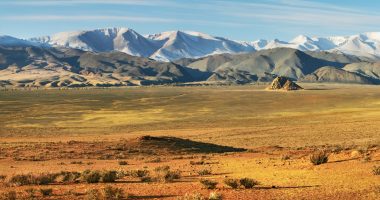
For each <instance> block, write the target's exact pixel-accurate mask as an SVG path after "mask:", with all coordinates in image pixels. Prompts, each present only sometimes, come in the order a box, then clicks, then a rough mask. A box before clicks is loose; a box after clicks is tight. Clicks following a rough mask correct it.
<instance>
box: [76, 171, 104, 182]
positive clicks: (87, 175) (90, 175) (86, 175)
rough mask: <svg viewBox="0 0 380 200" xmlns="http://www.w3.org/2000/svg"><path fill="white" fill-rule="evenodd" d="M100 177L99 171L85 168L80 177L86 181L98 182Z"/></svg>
mask: <svg viewBox="0 0 380 200" xmlns="http://www.w3.org/2000/svg"><path fill="white" fill-rule="evenodd" d="M100 178H101V173H100V172H99V171H91V170H86V171H84V172H83V173H82V174H81V179H82V181H84V182H87V183H98V182H99V180H100Z"/></svg>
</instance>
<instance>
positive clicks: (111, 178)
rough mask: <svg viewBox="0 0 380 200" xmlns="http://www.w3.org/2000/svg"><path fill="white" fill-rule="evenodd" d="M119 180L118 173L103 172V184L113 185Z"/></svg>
mask: <svg viewBox="0 0 380 200" xmlns="http://www.w3.org/2000/svg"><path fill="white" fill-rule="evenodd" d="M116 179H117V172H116V171H112V170H111V171H103V172H102V174H101V178H100V182H102V183H113V182H115V181H116Z"/></svg>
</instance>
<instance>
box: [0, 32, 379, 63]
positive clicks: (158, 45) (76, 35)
mask: <svg viewBox="0 0 380 200" xmlns="http://www.w3.org/2000/svg"><path fill="white" fill-rule="evenodd" d="M30 41H33V42H38V43H40V44H44V45H52V46H64V47H71V48H77V49H81V50H85V51H95V52H110V51H121V52H124V53H127V54H130V55H134V56H140V57H149V58H152V59H155V60H160V61H174V60H178V59H181V58H201V57H205V56H209V55H215V54H223V53H229V54H238V53H249V52H255V51H259V50H264V49H273V48H280V47H284V48H293V49H298V50H301V51H317V52H319V51H328V52H333V53H339V54H348V55H355V56H361V57H367V58H369V59H380V32H368V33H362V34H357V35H352V36H332V37H309V36H306V35H299V36H297V37H295V38H294V39H292V40H290V41H281V40H278V39H274V40H263V39H259V40H256V41H253V42H242V41H234V40H229V39H226V38H223V37H217V36H211V35H208V34H205V33H200V32H195V31H167V32H162V33H156V34H151V35H146V36H143V35H141V34H139V33H137V32H136V31H134V30H133V29H130V28H105V29H95V30H86V31H73V32H62V33H57V34H54V35H52V36H43V37H36V38H32V39H30ZM1 43H2V42H1V41H0V45H1Z"/></svg>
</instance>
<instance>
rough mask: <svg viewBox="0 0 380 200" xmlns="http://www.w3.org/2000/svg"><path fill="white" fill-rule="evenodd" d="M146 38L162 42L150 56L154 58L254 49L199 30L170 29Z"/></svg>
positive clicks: (190, 56) (183, 56)
mask: <svg viewBox="0 0 380 200" xmlns="http://www.w3.org/2000/svg"><path fill="white" fill-rule="evenodd" d="M148 38H149V39H152V40H156V41H159V42H160V43H161V44H162V46H161V48H160V49H158V50H157V51H156V52H155V53H154V54H153V55H151V56H150V58H152V59H156V60H165V61H169V60H176V59H179V58H199V57H204V56H207V55H213V54H221V53H243V52H252V51H254V50H255V49H254V48H253V47H252V46H250V45H249V44H248V43H245V42H236V41H232V40H228V39H225V38H221V37H213V36H210V35H207V34H204V33H199V32H189V31H184V32H182V31H171V32H164V33H160V34H155V35H149V36H148Z"/></svg>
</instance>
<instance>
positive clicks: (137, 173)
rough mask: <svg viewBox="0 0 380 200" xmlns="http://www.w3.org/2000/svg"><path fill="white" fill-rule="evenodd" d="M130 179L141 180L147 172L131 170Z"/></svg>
mask: <svg viewBox="0 0 380 200" xmlns="http://www.w3.org/2000/svg"><path fill="white" fill-rule="evenodd" d="M129 174H130V175H131V176H132V177H135V178H142V177H145V176H148V175H149V171H148V170H145V169H138V170H132V171H130V172H129Z"/></svg>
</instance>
